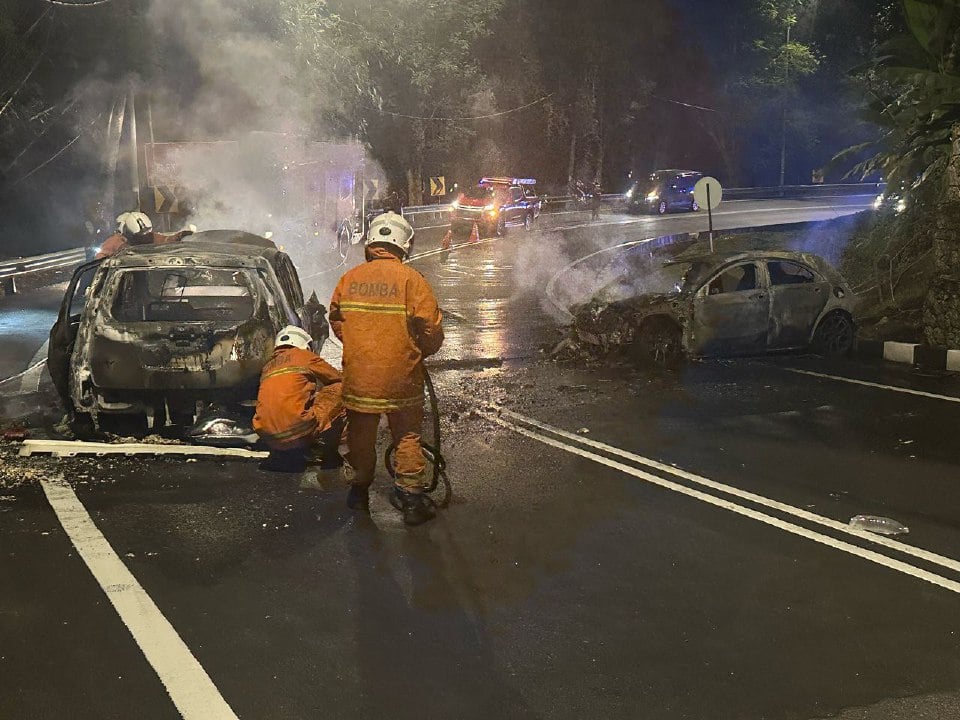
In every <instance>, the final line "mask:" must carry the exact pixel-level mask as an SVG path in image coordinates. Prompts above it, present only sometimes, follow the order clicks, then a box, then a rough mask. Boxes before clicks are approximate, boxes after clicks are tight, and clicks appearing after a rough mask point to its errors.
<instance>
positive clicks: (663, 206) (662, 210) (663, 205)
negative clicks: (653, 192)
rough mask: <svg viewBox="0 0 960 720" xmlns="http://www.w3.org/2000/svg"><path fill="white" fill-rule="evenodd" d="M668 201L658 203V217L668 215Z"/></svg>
mask: <svg viewBox="0 0 960 720" xmlns="http://www.w3.org/2000/svg"><path fill="white" fill-rule="evenodd" d="M667 209H668V208H667V201H666V200H661V201H660V202H658V203H657V215H666V214H667Z"/></svg>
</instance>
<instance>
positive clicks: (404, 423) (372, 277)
mask: <svg viewBox="0 0 960 720" xmlns="http://www.w3.org/2000/svg"><path fill="white" fill-rule="evenodd" d="M412 240H413V228H412V227H411V226H410V223H408V222H407V221H406V220H405V219H404V218H403V217H402V216H400V215H397V214H396V213H393V212H386V213H384V214H382V215H380V216H378V217H376V218H374V219H373V221H372V222H371V223H370V228H369V230H368V232H367V240H366V260H367V262H365V263H363V264H362V265H358V266H357V267H355V268H353V269H352V270H349V271H348V272H347V273H346V274H345V275H344V276H343V277H342V278H340V282H339V283H338V284H337V287H336V289H335V290H334V291H333V298H332V299H331V301H330V325H331V327H332V328H333V331H334V333H335V334H336V336H337V337H338V338H340V340H341V341H342V342H343V404H344V406H345V407H346V409H347V446H348V448H349V452H348V453H347V456H346V457H345V458H344V460H345V463H344V475H345V476H346V478H347V480H348V481H349V482H350V493H349V494H348V496H347V505H348V506H349V507H350V508H351V509H355V510H361V511H363V512H369V494H368V489H369V487H370V484H371V483H372V482H373V476H374V472H375V470H376V463H377V451H376V443H377V426H378V425H379V422H380V416H381V415H386V417H387V424H388V425H389V427H390V435H391V437H392V439H393V443H394V444H395V446H396V460H395V469H396V480H395V487H394V491H393V494H392V495H391V497H390V502H391V504H393V506H394V507H396V508H397V509H398V510H400V511H401V512H402V513H403V521H404V522H405V523H406V524H407V525H419V524H420V523H424V522H426V521H427V520H429V519H430V518H432V517H434V515H435V514H436V511H435V509H434V505H433V503H432V501H431V500H430V498H429V496H428V495H427V494H426V493H425V492H424V489H425V486H426V477H425V472H424V471H425V468H426V460H425V458H424V456H423V451H422V449H421V447H420V434H421V431H422V426H423V383H424V375H423V373H424V370H423V365H422V362H421V361H422V360H423V358H425V357H427V356H429V355H432V354H434V353H435V352H437V350H439V349H440V345H441V344H442V343H443V329H442V327H441V314H440V309H439V307H438V306H437V299H436V297H435V296H434V294H433V290H432V289H431V288H430V285H429V284H427V281H426V280H425V279H424V278H423V276H422V275H421V274H420V273H418V272H417V271H416V270H414V269H413V268H411V267H409V266H407V265H405V264H404V263H403V259H404V258H405V257H407V255H409V253H410V245H411V242H412Z"/></svg>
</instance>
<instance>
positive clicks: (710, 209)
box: [707, 183, 713, 252]
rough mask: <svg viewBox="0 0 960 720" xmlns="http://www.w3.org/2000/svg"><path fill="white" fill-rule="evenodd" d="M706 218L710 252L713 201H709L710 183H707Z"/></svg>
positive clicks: (711, 249) (711, 246)
mask: <svg viewBox="0 0 960 720" xmlns="http://www.w3.org/2000/svg"><path fill="white" fill-rule="evenodd" d="M707 220H708V222H709V223H710V252H713V203H711V202H710V183H707Z"/></svg>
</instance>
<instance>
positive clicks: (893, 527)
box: [850, 515, 910, 535]
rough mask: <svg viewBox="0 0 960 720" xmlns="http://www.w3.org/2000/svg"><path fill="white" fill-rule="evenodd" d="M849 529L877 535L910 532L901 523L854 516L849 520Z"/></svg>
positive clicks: (865, 516) (885, 519) (870, 516)
mask: <svg viewBox="0 0 960 720" xmlns="http://www.w3.org/2000/svg"><path fill="white" fill-rule="evenodd" d="M850 527H853V528H857V529H858V530H866V531H867V532H872V533H876V534H877V535H905V534H906V533H908V532H910V528H908V527H907V526H906V525H904V524H903V523H901V522H899V521H897V520H893V519H892V518H887V517H877V516H876V515H856V516H854V517H852V518H850Z"/></svg>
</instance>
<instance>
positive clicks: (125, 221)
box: [117, 212, 153, 240]
mask: <svg viewBox="0 0 960 720" xmlns="http://www.w3.org/2000/svg"><path fill="white" fill-rule="evenodd" d="M121 218H122V220H121ZM117 223H118V224H119V225H120V232H121V233H123V236H124V237H125V238H127V239H128V240H130V239H132V238H138V237H143V236H144V235H146V234H147V233H149V232H150V231H151V230H153V223H152V222H150V218H148V217H147V216H146V215H144V214H143V213H142V212H129V213H124V214H123V215H121V216H120V217H119V218H117Z"/></svg>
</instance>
